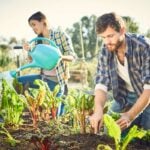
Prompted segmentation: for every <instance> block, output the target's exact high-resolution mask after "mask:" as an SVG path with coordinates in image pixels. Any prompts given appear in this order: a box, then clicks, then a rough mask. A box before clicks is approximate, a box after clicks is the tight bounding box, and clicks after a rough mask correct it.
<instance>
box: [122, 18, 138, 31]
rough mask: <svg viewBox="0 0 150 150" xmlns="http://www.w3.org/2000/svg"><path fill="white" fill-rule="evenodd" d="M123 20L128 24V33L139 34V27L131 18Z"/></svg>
mask: <svg viewBox="0 0 150 150" xmlns="http://www.w3.org/2000/svg"><path fill="white" fill-rule="evenodd" d="M123 19H124V21H125V23H126V27H127V32H131V33H139V25H138V23H136V22H135V21H134V20H133V19H132V18H131V17H129V16H123Z"/></svg>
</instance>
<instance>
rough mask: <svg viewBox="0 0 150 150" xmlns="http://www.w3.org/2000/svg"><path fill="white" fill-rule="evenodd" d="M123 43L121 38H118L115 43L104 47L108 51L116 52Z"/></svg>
mask: <svg viewBox="0 0 150 150" xmlns="http://www.w3.org/2000/svg"><path fill="white" fill-rule="evenodd" d="M122 44H123V40H118V41H117V43H116V44H107V45H106V47H107V49H108V50H109V51H110V52H114V51H115V52H117V51H118V49H119V48H120V47H121V45H122Z"/></svg>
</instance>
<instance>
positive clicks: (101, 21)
mask: <svg viewBox="0 0 150 150" xmlns="http://www.w3.org/2000/svg"><path fill="white" fill-rule="evenodd" d="M107 27H111V28H113V29H115V31H117V32H119V31H120V29H121V28H122V27H125V24H124V21H123V19H122V17H120V16H118V15H116V14H115V13H113V12H112V13H107V14H104V15H102V16H100V17H99V18H98V19H97V21H96V32H97V33H98V34H100V33H103V32H104V31H105V30H106V29H107Z"/></svg>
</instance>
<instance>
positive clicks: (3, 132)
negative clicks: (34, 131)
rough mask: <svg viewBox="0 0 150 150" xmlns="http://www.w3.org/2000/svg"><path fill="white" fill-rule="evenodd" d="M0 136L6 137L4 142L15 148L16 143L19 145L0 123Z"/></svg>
mask: <svg viewBox="0 0 150 150" xmlns="http://www.w3.org/2000/svg"><path fill="white" fill-rule="evenodd" d="M0 134H5V135H6V136H7V139H6V142H8V143H10V144H11V146H15V145H16V144H17V143H20V141H19V140H15V139H14V138H13V137H12V136H11V134H10V133H9V132H8V130H7V129H6V128H5V127H4V124H3V123H0Z"/></svg>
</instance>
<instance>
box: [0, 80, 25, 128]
mask: <svg viewBox="0 0 150 150" xmlns="http://www.w3.org/2000/svg"><path fill="white" fill-rule="evenodd" d="M1 95H2V99H1V101H0V115H1V117H2V118H3V120H4V123H5V125H11V126H14V127H17V126H19V125H20V124H22V122H23V119H22V118H21V117H22V114H23V110H24V108H25V97H24V96H23V95H19V94H17V92H16V91H15V90H14V89H13V88H12V87H10V86H9V84H8V83H7V82H6V80H5V79H2V92H1Z"/></svg>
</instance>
